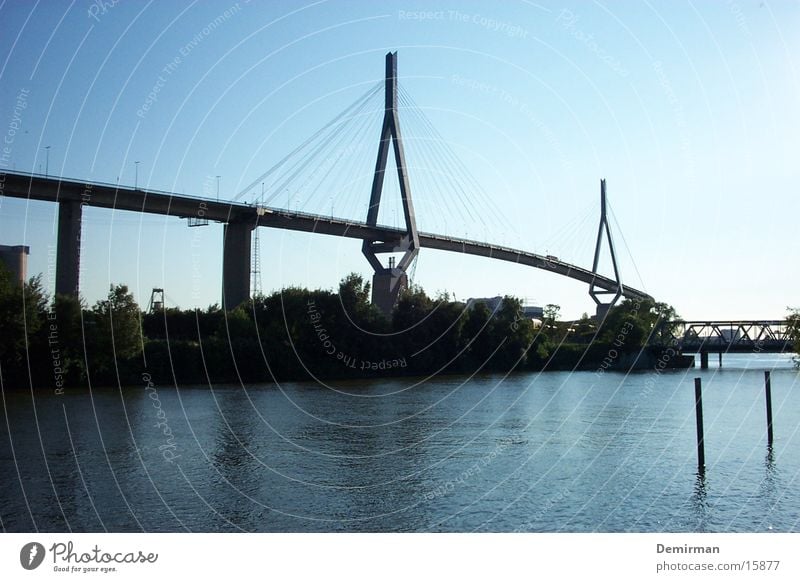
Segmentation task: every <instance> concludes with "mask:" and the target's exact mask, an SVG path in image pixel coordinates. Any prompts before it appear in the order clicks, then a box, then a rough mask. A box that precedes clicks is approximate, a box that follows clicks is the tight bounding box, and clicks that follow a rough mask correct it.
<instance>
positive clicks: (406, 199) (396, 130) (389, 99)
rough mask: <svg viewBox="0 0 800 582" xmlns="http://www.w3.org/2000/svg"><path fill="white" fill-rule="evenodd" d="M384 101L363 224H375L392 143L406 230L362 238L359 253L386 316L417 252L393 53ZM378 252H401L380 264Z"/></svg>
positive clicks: (374, 296)
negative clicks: (394, 234) (396, 260)
mask: <svg viewBox="0 0 800 582" xmlns="http://www.w3.org/2000/svg"><path fill="white" fill-rule="evenodd" d="M385 91H386V101H385V109H384V114H383V127H382V129H381V141H380V146H379V147H378V159H377V161H376V163H375V174H374V177H373V180H372V193H371V194H370V200H369V209H368V211H367V224H369V225H370V226H376V225H377V223H378V210H379V209H380V205H381V194H382V192H383V179H384V174H385V173H386V162H387V159H388V157H389V147H390V145H391V146H393V148H392V149H393V151H394V161H395V165H396V166H397V180H398V182H399V183H400V195H401V197H402V201H403V217H404V219H405V229H406V232H405V233H404V234H403V235H398V236H397V238H388V237H386V238H384V239H382V240H379V239H365V240H364V243H363V245H362V247H361V252H362V253H364V256H365V257H366V258H367V260H368V261H369V263H370V265H372V268H373V269H374V270H375V274H374V275H373V277H372V303H373V304H375V305H377V306H378V308H379V309H380V310H381V311H382V312H383V313H384V314H386V315H389V314H390V313H391V312H392V309H393V308H394V305H395V303H396V301H397V296H398V295H399V294H400V291H402V290H403V289H404V288H405V287H406V286H407V285H408V276H407V275H406V271H407V269H408V267H409V265H410V264H411V262H412V261H413V260H414V258H415V257H416V255H417V253H418V252H419V235H418V233H417V222H416V219H415V217H414V205H413V203H412V201H411V186H410V185H409V182H408V173H407V171H406V159H405V154H404V151H403V140H402V137H401V135H400V117H399V115H398V112H397V53H396V52H394V53H388V54H387V55H386V89H385ZM379 253H403V256H402V258H401V259H400V262H399V263H397V264H396V265H395V264H394V262H393V261H392V262H390V265H389V266H388V267H384V266H383V264H382V263H381V262H380V260H379V259H378V257H377V255H378V254H379Z"/></svg>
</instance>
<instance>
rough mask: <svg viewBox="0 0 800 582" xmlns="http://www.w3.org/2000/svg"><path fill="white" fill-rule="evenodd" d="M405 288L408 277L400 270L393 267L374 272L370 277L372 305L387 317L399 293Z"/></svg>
mask: <svg viewBox="0 0 800 582" xmlns="http://www.w3.org/2000/svg"><path fill="white" fill-rule="evenodd" d="M407 287H408V276H407V275H406V273H405V271H403V270H402V269H399V268H397V267H395V268H384V269H381V270H380V271H376V272H375V274H374V275H373V276H372V304H373V305H375V306H377V307H378V309H380V310H381V312H382V313H384V314H385V315H387V316H389V315H391V314H392V309H394V306H395V305H396V304H397V297H398V296H399V295H400V292H401V291H402V290H403V289H405V288H407Z"/></svg>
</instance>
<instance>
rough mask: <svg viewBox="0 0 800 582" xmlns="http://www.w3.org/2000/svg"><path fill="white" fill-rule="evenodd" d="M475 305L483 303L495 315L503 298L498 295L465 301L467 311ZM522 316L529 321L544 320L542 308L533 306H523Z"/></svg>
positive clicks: (501, 304)
mask: <svg viewBox="0 0 800 582" xmlns="http://www.w3.org/2000/svg"><path fill="white" fill-rule="evenodd" d="M476 303H485V304H486V307H488V308H489V311H491V312H492V313H497V311H498V310H499V309H500V308H501V307H502V306H503V298H502V297H500V296H499V295H498V296H497V297H477V298H472V297H471V298H469V299H467V309H472V307H473V306H474V305H475V304H476ZM522 314H523V315H524V316H525V317H527V318H529V319H540V320H541V319H543V318H544V308H542V307H537V306H535V305H523V306H522Z"/></svg>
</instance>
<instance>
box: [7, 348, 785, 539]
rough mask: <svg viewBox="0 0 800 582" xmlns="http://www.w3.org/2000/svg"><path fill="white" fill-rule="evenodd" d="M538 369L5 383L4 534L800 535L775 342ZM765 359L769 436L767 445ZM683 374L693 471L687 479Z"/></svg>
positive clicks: (690, 469)
mask: <svg viewBox="0 0 800 582" xmlns="http://www.w3.org/2000/svg"><path fill="white" fill-rule="evenodd" d="M715 363H716V361H714V362H713V363H712V368H711V369H709V370H704V371H700V370H697V369H695V370H687V371H668V372H664V373H656V372H655V371H649V372H648V371H645V372H639V373H635V374H630V375H624V374H617V373H606V374H600V375H597V374H595V373H592V372H577V373H569V372H545V373H539V374H536V373H525V374H515V375H511V376H502V375H497V376H494V375H483V376H476V377H472V378H467V377H438V378H435V379H431V380H427V381H423V380H421V379H414V380H409V379H393V380H388V381H387V380H380V381H373V382H339V383H336V384H335V385H327V386H326V385H320V384H311V383H287V384H281V385H259V386H247V387H246V389H243V388H242V387H241V386H214V387H213V388H209V387H208V386H181V387H180V389H176V388H175V387H174V386H171V385H170V383H169V381H168V379H166V378H149V377H148V376H143V379H142V383H141V385H140V386H133V387H129V388H125V389H123V390H121V391H120V390H118V389H112V390H95V391H93V392H92V393H89V392H88V391H86V392H83V393H80V394H74V393H72V394H65V395H56V394H52V393H42V392H37V393H35V395H34V398H32V397H31V394H30V392H26V391H10V390H8V389H6V390H5V391H4V392H3V419H2V421H1V422H0V425H2V428H0V474H2V476H3V487H2V488H0V518H1V519H2V524H1V525H2V528H3V529H4V530H5V531H59V532H66V531H113V532H119V531H206V532H214V531H279V532H295V531H369V532H377V531H403V532H405V531H458V532H472V531H503V532H508V531H532V532H542V531H546V532H556V531H566V532H593V531H601V532H619V531H634V532H650V531H659V532H660V531H680V532H684V531H714V532H727V531H746V532H760V531H768V530H773V531H798V530H800V478H799V477H800V454H799V451H800V434H798V429H799V428H800V374H798V372H797V371H796V370H794V369H793V368H792V365H791V360H790V358H789V357H786V356H768V355H760V356H726V358H725V361H724V362H723V368H722V369H717V368H715V367H713V364H715ZM766 369H769V370H772V393H773V394H772V398H773V410H774V427H775V443H774V447H773V449H772V451H771V452H770V451H769V450H768V447H767V442H766V414H765V404H764V374H763V371H764V370H766ZM695 376H698V377H701V378H702V379H703V405H704V416H705V440H706V444H705V454H706V465H707V468H706V471H705V474H704V476H703V477H701V476H699V475H698V471H697V457H696V448H695V411H694V385H693V378H694V377H695Z"/></svg>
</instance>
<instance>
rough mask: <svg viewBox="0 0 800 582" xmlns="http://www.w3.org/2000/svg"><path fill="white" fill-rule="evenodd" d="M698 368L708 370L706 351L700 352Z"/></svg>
mask: <svg viewBox="0 0 800 582" xmlns="http://www.w3.org/2000/svg"><path fill="white" fill-rule="evenodd" d="M700 369H701V370H708V352H705V351H703V352H700Z"/></svg>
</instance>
